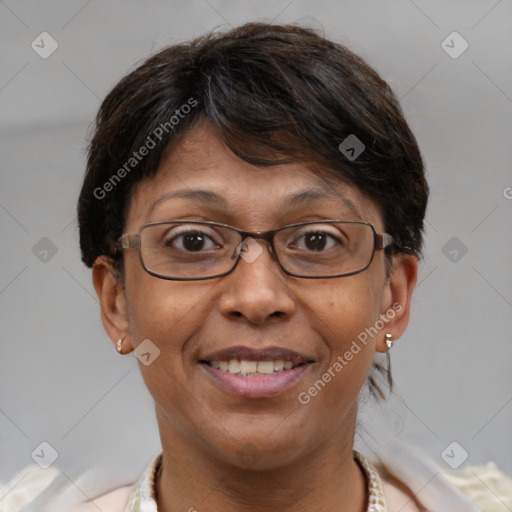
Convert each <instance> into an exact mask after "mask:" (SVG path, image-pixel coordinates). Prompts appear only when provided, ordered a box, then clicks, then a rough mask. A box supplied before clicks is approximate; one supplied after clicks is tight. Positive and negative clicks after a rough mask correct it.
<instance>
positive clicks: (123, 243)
mask: <svg viewBox="0 0 512 512" xmlns="http://www.w3.org/2000/svg"><path fill="white" fill-rule="evenodd" d="M139 247H140V235H139V234H135V235H123V236H121V237H119V240H118V241H117V242H116V249H138V248H139Z"/></svg>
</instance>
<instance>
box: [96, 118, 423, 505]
mask: <svg viewBox="0 0 512 512" xmlns="http://www.w3.org/2000/svg"><path fill="white" fill-rule="evenodd" d="M334 187H335V188H334V189H333V184H332V183H330V184H329V185H327V184H326V183H325V182H323V181H322V180H321V179H320V178H319V177H318V176H316V175H314V174H313V173H312V172H311V171H310V170H309V169H308V168H307V167H306V166H305V165H303V164H298V163H295V164H285V165H279V166H272V167H268V168H257V167H254V166H252V165H250V164H248V163H246V162H244V161H242V160H240V159H239V158H237V157H236V156H235V155H234V154H233V153H231V152H230V151H229V149H228V148H226V147H225V145H224V144H223V143H222V141H221V140H220V139H219V137H218V136H217V135H216V133H215V131H214V130H213V129H212V128H211V127H210V126H209V125H207V124H203V125H199V126H197V127H196V128H194V129H193V130H191V131H190V132H189V133H188V134H187V135H186V136H185V137H184V138H183V139H182V141H181V142H180V144H179V145H178V146H177V147H175V148H174V149H173V150H172V151H170V152H169V153H168V154H167V155H166V156H165V158H164V159H163V161H162V162H161V166H160V169H159V171H158V173H157V174H156V176H155V177H153V178H151V179H147V180H145V181H143V182H141V183H140V184H139V185H138V186H137V187H136V189H135V190H134V192H133V194H132V198H131V203H130V205H129V209H128V214H127V219H126V224H125V230H124V232H125V233H136V232H138V230H139V229H140V227H141V226H142V225H143V224H145V223H147V222H153V221H162V220H169V219H178V218H195V219H203V220H214V221H218V222H224V223H227V224H230V225H232V226H235V227H238V228H241V229H245V230H250V231H265V230H269V229H273V228H276V227H279V226H283V225H286V224H291V223H294V222H301V221H306V220H312V219H319V220H320V219H327V218H338V219H346V220H360V218H362V219H363V220H365V221H368V222H370V223H371V224H373V226H374V227H375V229H376V231H377V232H378V233H382V232H384V226H383V223H382V217H381V214H380V211H379V208H378V207H377V205H376V203H375V202H374V201H373V200H371V199H370V198H368V197H366V196H364V195H363V194H362V193H360V192H359V191H358V190H357V189H356V188H355V187H353V186H349V185H347V184H344V183H342V182H341V181H340V182H339V183H336V184H335V185H334ZM196 188H201V189H203V190H208V191H213V192H216V193H217V194H219V195H221V196H222V197H223V199H224V201H225V203H224V204H213V203H212V204H210V203H207V202H205V201H200V200H194V199H185V198H174V199H168V200H163V201H161V202H159V204H158V205H157V206H156V207H155V208H154V209H153V211H152V212H151V214H150V215H149V216H148V212H149V210H150V207H151V205H152V203H153V202H154V201H155V200H157V199H159V198H161V197H162V196H164V195H165V194H167V193H169V192H173V191H176V190H178V189H196ZM305 189H307V190H311V189H323V191H324V194H323V197H320V198H317V199H312V200H310V201H309V202H303V203H301V204H299V205H294V206H293V207H292V205H291V203H290V201H289V199H287V197H288V196H289V195H292V194H295V193H297V192H299V191H304V190H305ZM349 203H350V204H351V205H352V206H353V207H355V209H356V210H357V212H358V214H356V211H354V208H350V207H348V206H347V205H348V204H349ZM358 215H359V216H358ZM259 243H261V245H262V247H263V249H264V250H263V253H262V254H261V255H260V256H259V257H258V258H257V259H256V260H255V261H253V262H252V263H247V262H246V261H244V260H241V261H240V262H239V264H238V266H237V267H236V268H235V270H234V271H233V272H232V273H231V274H229V275H228V276H225V277H222V278H218V279H212V280H206V281H196V282H179V281H166V280H162V279H158V278H155V277H152V276H150V275H149V274H147V273H146V272H145V271H144V269H143V268H142V266H141V263H140V260H139V254H138V251H136V250H127V251H125V253H124V258H125V260H124V262H125V288H124V290H123V287H122V285H121V283H119V282H116V280H115V278H114V276H113V274H112V272H111V268H110V266H109V264H108V261H107V260H106V259H105V258H104V257H99V258H98V259H97V261H96V263H95V265H94V267H93V283H94V286H95V289H96V292H97V294H98V297H99V300H100V302H101V307H102V312H101V315H102V321H103V324H104V327H105V329H106V331H107V333H108V335H109V337H110V338H111V340H112V342H113V343H116V342H117V340H118V339H119V338H123V340H124V341H123V353H125V354H126V353H129V352H131V351H132V350H133V349H134V348H136V347H137V346H138V344H139V343H141V342H142V341H143V340H144V339H150V340H151V341H152V342H153V343H154V344H155V345H156V346H157V347H158V348H159V349H160V351H161V354H160V356H159V357H158V358H157V359H156V360H155V361H154V362H153V363H152V364H151V365H149V366H144V365H143V364H141V363H139V365H140V370H141V372H142V375H143V378H144V380H145V383H146V385H147V387H148V389H149V391H150V393H151V395H152V396H153V399H154V401H155V407H156V414H157V419H158V425H159V430H160V436H161V441H162V447H163V454H164V459H163V471H162V474H161V477H160V479H159V481H158V485H157V490H158V506H159V511H164V512H174V511H178V510H181V511H183V510H189V509H191V508H192V509H193V508H195V509H196V510H198V511H201V510H208V511H214V512H216V511H219V512H220V511H223V512H229V511H234V510H237V511H260V510H261V511H263V510H273V509H280V510H287V511H304V510H323V511H328V512H330V511H332V512H334V511H336V512H339V511H344V512H363V511H364V510H366V506H367V504H366V483H365V480H364V477H363V475H362V473H361V471H360V469H359V467H358V465H357V464H356V463H355V462H354V460H353V458H352V447H353V440H354V429H355V422H356V414H357V400H358V394H359V392H360V390H361V387H362V386H363V384H364V381H365V379H366V377H367V375H368V371H369V369H370V366H371V363H372V360H373V355H374V353H375V351H379V352H385V351H386V350H387V347H386V345H385V342H384V335H385V334H386V333H391V334H392V335H393V336H394V337H395V339H398V338H399V337H400V336H401V335H402V333H403V331H404V330H405V328H406V326H407V322H408V318H409V311H410V300H411V294H412V290H413V288H414V285H415V283H416V274H417V259H416V258H415V257H413V256H398V257H395V258H394V260H393V268H392V272H391V275H390V276H389V277H386V272H385V258H384V254H383V251H377V252H376V253H375V256H374V259H373V261H372V263H371V265H370V267H369V268H368V269H367V270H365V271H364V272H362V273H359V274H357V275H354V276H348V277H342V278H336V279H300V278H294V277H291V276H288V275H286V274H284V273H283V272H282V271H281V269H280V268H279V265H278V264H277V262H276V261H274V260H273V257H272V255H271V254H270V252H269V251H268V249H267V246H266V243H265V242H262V241H261V242H259ZM394 303H398V304H400V305H401V306H402V309H401V310H400V312H397V313H396V315H395V316H394V318H393V319H392V320H390V321H389V322H388V323H387V324H386V326H385V328H384V329H383V330H382V331H380V332H379V333H378V335H377V336H375V337H374V338H370V339H369V341H368V344H367V345H366V347H364V346H363V347H362V350H361V351H360V352H359V353H358V354H357V355H355V356H354V358H353V359H352V360H351V361H350V362H349V364H347V366H345V367H344V368H343V370H342V371H340V372H339V373H337V374H336V377H335V378H333V379H332V380H331V382H330V383H328V384H327V385H326V386H325V388H324V389H322V391H321V392H320V393H318V395H317V396H315V397H314V398H313V399H312V400H311V401H310V403H308V404H307V405H303V404H301V403H300V402H299V401H298V400H297V395H298V393H299V392H301V391H305V390H307V389H308V388H309V387H310V386H311V385H313V383H314V382H315V381H317V380H318V379H319V378H321V376H322V374H323V373H325V372H326V370H327V369H328V368H329V367H331V366H332V365H333V363H334V362H335V361H336V359H337V357H338V356H340V355H343V354H344V353H345V352H346V351H347V350H348V349H349V347H350V345H351V343H352V341H353V340H355V339H357V336H358V334H359V333H361V332H362V331H364V329H365V328H366V327H369V326H372V325H374V323H375V322H376V320H378V319H379V315H380V314H384V313H385V312H386V311H388V310H389V309H390V308H392V305H393V304H394ZM235 345H244V346H248V347H251V348H264V347H269V346H279V347H284V348H287V349H290V350H295V351H298V352H301V353H304V354H307V355H308V357H309V358H310V359H313V360H314V361H315V363H314V364H312V365H310V367H309V368H308V370H307V371H306V372H305V373H304V375H303V376H302V379H301V381H300V382H299V383H297V384H296V385H295V386H294V387H293V388H292V389H291V390H288V391H286V392H285V393H282V394H280V395H277V396H273V397H270V398H258V399H249V398H242V397H237V396H234V395H231V394H228V393H227V392H225V391H223V390H222V389H221V388H220V387H219V386H218V385H217V384H216V383H215V382H213V381H212V379H210V378H209V377H208V376H207V375H205V372H204V371H203V368H202V367H201V365H199V363H198V359H199V357H200V356H201V355H205V354H207V353H211V352H213V351H217V350H220V349H224V348H227V347H230V346H235Z"/></svg>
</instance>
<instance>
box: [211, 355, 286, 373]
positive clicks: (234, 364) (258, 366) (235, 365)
mask: <svg viewBox="0 0 512 512" xmlns="http://www.w3.org/2000/svg"><path fill="white" fill-rule="evenodd" d="M210 365H211V366H213V367H214V368H217V369H219V370H222V371H224V372H229V373H233V374H234V375H238V376H242V377H247V376H263V375H271V374H272V373H274V372H280V371H282V370H291V369H292V368H293V363H292V362H291V361H283V360H282V359H277V360H275V361H249V360H247V359H242V360H238V359H231V360H229V361H210Z"/></svg>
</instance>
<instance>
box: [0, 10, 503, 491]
mask: <svg viewBox="0 0 512 512" xmlns="http://www.w3.org/2000/svg"><path fill="white" fill-rule="evenodd" d="M249 20H265V21H271V20H274V21H275V22H276V23H277V22H279V23H286V22H300V23H301V24H304V25H307V26H312V27H317V28H320V29H322V30H324V31H325V34H326V35H327V36H328V37H331V38H333V39H336V40H338V41H340V42H342V43H344V44H347V45H348V46H349V47H350V48H352V49H353V50H354V51H355V52H356V53H359V54H360V55H361V56H362V57H364V58H365V59H367V60H368V62H369V63H370V64H371V65H373V66H374V67H375V68H376V69H377V70H378V71H379V72H380V73H381V74H382V76H383V78H385V79H386V80H387V81H388V82H389V83H390V84H391V86H392V87H393V89H394V90H395V91H396V93H397V94H398V96H399V97H400V98H401V103H402V106H403V109H404V112H405V115H406V117H407V119H408V121H409V123H410V125H411V127H412V129H413V131H414V132H415V134H416V136H417V138H418V141H419V144H420V146H421V148H422V151H423V154H424V158H425V161H426V164H427V170H428V179H429V182H430V185H431V189H432V194H431V201H430V205H429V211H428V215H427V219H428V223H427V237H426V250H425V259H424V261H423V262H422V265H421V275H420V279H419V285H418V288H417V290H416V292H415V296H414V302H413V308H412V318H411V323H410V327H409V329H408V330H407V332H406V334H405V335H404V336H403V338H402V339H400V340H399V342H398V343H397V344H396V345H395V347H394V348H393V351H392V362H393V374H394V378H395V382H396V393H395V395H394V397H393V398H392V399H391V400H390V403H389V406H388V408H387V409H385V408H384V409H383V410H382V411H381V412H379V414H378V415H372V414H370V415H369V416H368V417H369V418H373V419H372V420H368V422H367V423H365V424H366V425H367V426H366V429H367V430H368V436H369V437H371V438H372V439H373V440H374V441H376V442H377V444H380V445H381V446H383V447H384V446H385V445H386V444H387V443H388V442H389V441H390V440H391V439H395V440H396V439H397V438H398V439H403V440H406V441H411V442H413V443H415V444H417V445H419V446H421V447H422V448H423V449H424V450H425V451H426V452H427V453H428V454H429V455H430V456H431V457H432V459H434V460H436V461H439V462H440V463H441V464H443V461H442V458H441V456H440V454H441V452H442V451H443V450H444V449H445V448H446V447H447V446H448V445H449V444H450V443H451V442H453V441H457V442H458V443H459V444H460V445H461V446H462V447H463V448H464V449H465V450H466V451H467V452H468V453H469V458H468V459H467V463H471V464H479V463H485V462H487V461H489V460H493V461H495V462H496V463H497V464H498V466H500V467H501V468H502V469H503V470H504V471H506V472H508V473H512V454H511V452H512V449H511V441H510V438H511V435H510V433H511V432H512V372H511V366H512V365H511V356H512V339H511V334H510V332H511V327H512V314H511V313H512V279H511V274H512V272H511V262H512V243H511V236H510V233H511V232H512V230H511V224H512V215H511V213H512V188H510V187H512V173H511V167H510V165H511V155H510V141H511V140H512V133H511V132H512V129H511V127H512V123H511V118H512V116H511V114H512V71H511V70H512V66H511V50H512V41H511V39H512V30H511V28H512V24H511V20H512V2H511V1H510V0H502V1H496V0H490V1H483V0H482V1H462V0H460V1H451V2H446V1H440V0H439V1H428V2H427V1H420V0H416V1H415V2H413V1H408V0H394V1H387V2H382V1H343V2H333V1H316V2H308V1H304V0H303V1H299V0H294V1H293V0H292V1H290V0H272V1H266V0H260V1H258V2H236V1H227V0H194V1H190V2H184V1H183V2H163V1H155V0H152V1H146V2H139V1H117V0H116V1H99V0H92V1H89V2H87V1H84V0H80V1H45V2H40V1H36V0H30V1H17V2H15V1H14V0H8V1H6V2H0V41H1V62H0V69H1V75H0V108H1V142H0V144H1V146H0V148H1V159H2V160H1V164H2V165H1V188H0V228H1V233H2V243H1V246H0V247H1V249H0V250H1V255H2V256H1V261H2V265H1V268H0V320H1V325H2V338H1V358H0V433H1V434H0V482H3V481H6V480H8V479H10V478H11V477H12V475H13V474H14V472H15V471H19V470H20V469H22V468H23V467H25V466H26V465H28V464H30V463H32V459H31V457H30V454H31V452H32V451H33V450H34V449H35V448H36V447H37V446H38V445H39V444H40V443H41V442H42V441H47V442H49V443H50V444H51V445H52V446H53V447H54V448H55V450H56V451H57V452H58V455H59V458H58V459H57V461H56V463H55V465H56V466H57V467H58V468H59V469H60V470H61V471H62V473H63V474H64V476H65V478H64V477H63V478H62V479H61V483H62V484H63V482H68V483H69V482H73V485H74V486H75V487H76V488H80V489H82V490H83V491H84V492H86V493H89V494H94V493H96V492H97V493H99V492H101V491H103V490H106V489H108V488H110V487H113V486H116V485H121V484H125V483H130V482H132V481H134V480H135V479H136V478H137V476H138V475H139V473H140V472H141V470H142V469H143V467H144V466H145V464H146V463H147V461H148V460H149V458H150V457H151V455H153V454H154V453H156V452H157V450H158V449H159V440H158V433H157V429H156V424H155V420H154V412H153V406H152V403H151V400H150V397H149V395H148V393H147V392H146V390H145V388H144V385H143V383H142V380H141V378H140V376H139V373H138V368H137V364H136V359H135V358H134V357H133V356H128V357H119V356H118V355H117V354H116V353H115V350H114V349H113V347H112V345H111V343H110V341H109V340H108V338H107V336H106V334H105V333H104V331H103V328H102V326H101V323H100V319H99V308H98V304H97V302H96V297H95V294H94V290H93V287H92V285H91V279H90V271H89V270H88V269H86V268H85V267H84V266H82V264H81V262H80V258H79V248H78V234H77V225H76V219H75V205H76V199H77V195H78V191H79V187H80V183H81V179H82V177H83V173H84V162H85V158H84V157H85V155H84V148H85V146H86V135H87V130H88V128H89V127H90V124H91V122H92V120H93V117H94V115H95V113H96V111H97V109H98V107H99V104H100V101H101V99H102V98H103V97H104V96H105V95H106V94H107V92H108V91H109V90H110V89H111V88H112V87H113V85H114V84H115V83H116V82H117V81H118V80H119V79H120V78H121V77H122V76H123V75H124V74H125V73H126V72H127V71H128V70H129V69H130V68H131V67H132V66H133V65H134V64H135V63H136V62H137V61H139V60H140V59H143V58H144V57H146V56H148V55H149V54H150V53H151V52H153V51H155V50H157V49H159V48H161V47H162V46H163V45H166V44H172V43H176V42H179V41H182V40H186V39H190V38H192V37H194V36H196V35H199V34H201V33H203V32H205V31H208V30H210V29H212V28H214V27H218V26H221V27H228V26H229V25H238V24H241V23H244V22H246V21H249ZM43 31H47V32H49V33H50V34H51V36H52V37H53V38H54V39H55V40H56V41H57V42H58V45H59V47H58V49H57V50H56V51H55V53H53V54H52V55H51V56H50V57H48V58H47V59H43V58H41V57H40V56H39V55H38V54H37V53H36V52H35V51H34V50H33V49H32V48H31V42H32V41H33V40H35V39H36V37H37V36H38V35H39V34H40V33H41V32H43ZM453 31H457V32H458V33H459V34H460V35H461V36H462V37H463V38H464V39H465V40H466V41H467V42H468V44H469V47H468V49H467V50H466V51H465V52H464V53H462V54H461V55H460V56H458V58H452V57H451V56H450V55H448V53H446V51H445V50H444V49H443V48H442V46H441V43H442V41H443V40H445V38H446V37H447V36H448V35H449V34H450V33H452V32H453ZM449 44H450V45H452V46H454V50H453V51H456V50H458V49H459V48H461V46H460V41H457V40H455V42H454V43H451V42H450V43H449ZM43 237H47V238H48V239H49V240H51V242H52V244H54V246H55V248H56V250H57V252H56V253H55V254H54V255H52V252H51V251H50V252H49V253H48V254H47V255H46V261H44V253H42V252H41V248H42V249H45V248H47V249H48V241H46V240H43V241H42V242H41V241H40V240H41V239H42V238H43ZM453 237H455V240H452V241H451V242H449V241H450V240H451V239H452V238H453ZM38 243H39V245H36V244H38ZM447 243H448V245H446V244H447ZM34 246H35V249H34ZM464 248H466V249H467V253H466V254H463V253H464V250H466V249H464ZM454 250H455V251H456V252H453V251H454ZM41 259H42V260H43V261H42V260H41ZM372 421H373V425H372ZM457 449H458V448H457ZM457 456H460V453H458V454H457ZM462 467H463V466H462ZM446 468H447V469H448V467H447V466H446ZM94 471H96V472H100V473H101V474H103V475H105V478H103V480H102V483H101V485H98V484H94V483H91V481H90V475H91V474H92V473H93V472H94ZM107 475H108V476H107ZM88 479H89V480H88ZM63 485H64V484H63ZM0 498H1V496H0Z"/></svg>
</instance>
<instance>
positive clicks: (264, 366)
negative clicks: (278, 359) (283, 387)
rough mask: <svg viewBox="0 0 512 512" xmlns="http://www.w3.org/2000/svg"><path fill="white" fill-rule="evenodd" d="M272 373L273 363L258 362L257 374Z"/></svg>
mask: <svg viewBox="0 0 512 512" xmlns="http://www.w3.org/2000/svg"><path fill="white" fill-rule="evenodd" d="M273 371H274V363H273V362H272V361H258V373H264V374H266V375H269V374H271V373H273Z"/></svg>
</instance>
